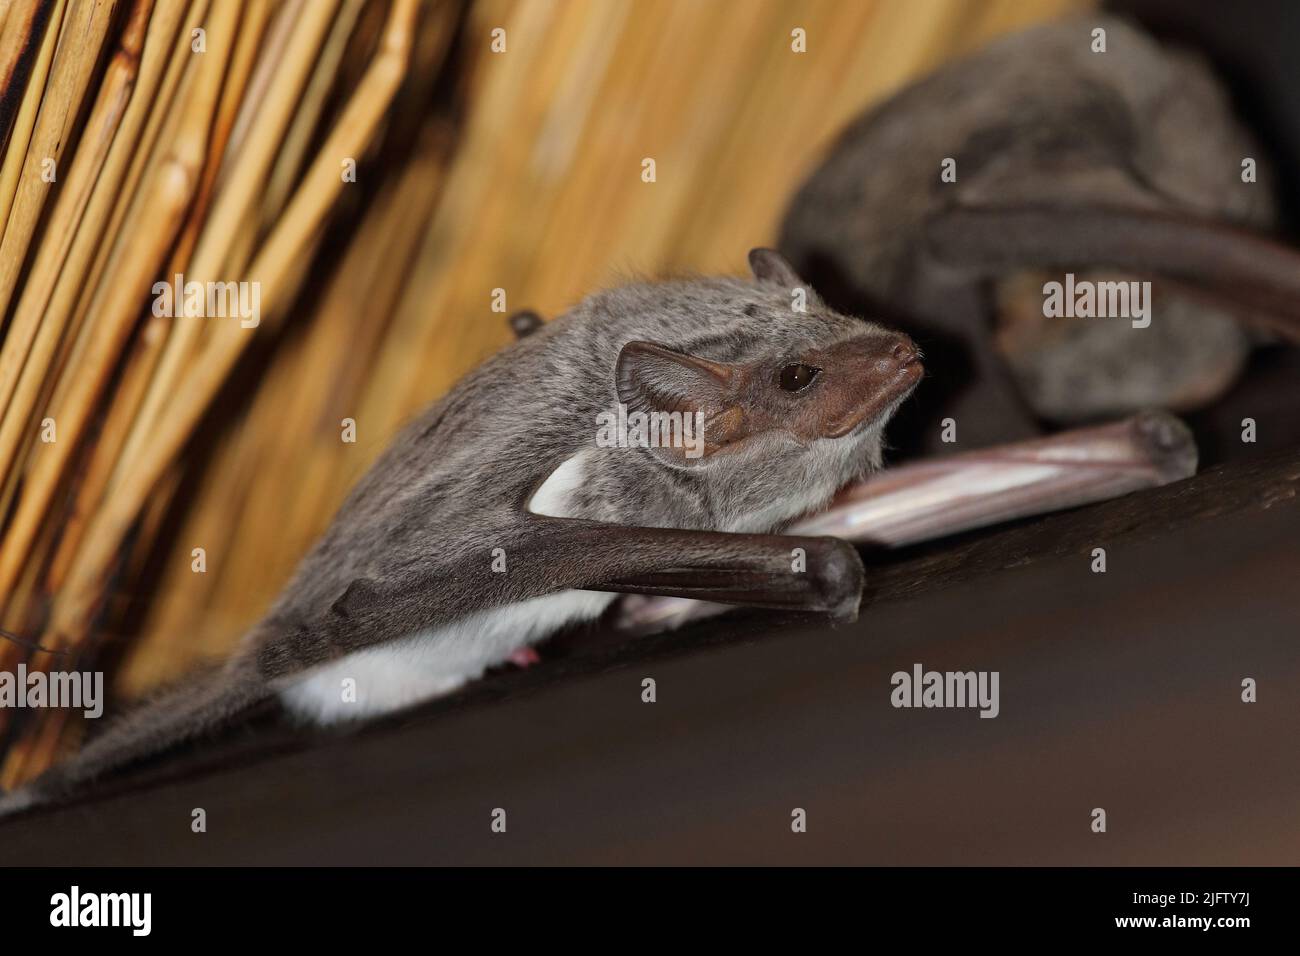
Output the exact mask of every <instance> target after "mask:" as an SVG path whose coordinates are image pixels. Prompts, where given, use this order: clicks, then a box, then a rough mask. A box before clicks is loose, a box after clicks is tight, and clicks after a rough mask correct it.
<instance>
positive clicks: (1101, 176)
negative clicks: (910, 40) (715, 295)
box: [779, 15, 1300, 451]
mask: <svg viewBox="0 0 1300 956" xmlns="http://www.w3.org/2000/svg"><path fill="white" fill-rule="evenodd" d="M1097 31H1101V32H1102V34H1103V35H1102V36H1101V39H1100V40H1099V34H1098V32H1097ZM1099 43H1104V51H1103V50H1102V49H1100V48H1099ZM1272 175H1273V174H1272V171H1271V169H1270V167H1269V164H1268V160H1267V157H1265V156H1264V155H1263V154H1262V150H1261V148H1260V145H1259V144H1258V143H1257V142H1255V140H1254V139H1253V137H1252V136H1251V134H1250V133H1249V132H1248V131H1247V130H1246V129H1245V127H1243V126H1242V125H1241V124H1240V123H1239V122H1238V121H1237V119H1236V118H1235V117H1234V115H1233V112H1232V110H1231V108H1230V104H1229V101H1228V96H1227V93H1226V91H1225V90H1224V89H1223V87H1222V85H1221V84H1220V83H1219V81H1218V80H1217V78H1216V77H1215V76H1214V74H1213V73H1212V72H1211V71H1210V70H1209V68H1208V67H1207V66H1206V65H1205V64H1204V63H1202V62H1201V60H1200V59H1199V58H1197V57H1195V56H1193V55H1191V54H1189V53H1185V52H1182V51H1179V50H1175V49H1172V48H1165V47H1162V46H1160V45H1159V44H1158V43H1156V42H1155V41H1154V40H1152V39H1151V38H1149V37H1148V36H1146V35H1144V34H1143V33H1141V32H1140V31H1139V30H1137V29H1136V28H1134V27H1133V26H1131V25H1129V24H1128V23H1126V22H1124V21H1122V20H1118V19H1115V18H1113V17H1108V16H1100V15H1091V16H1087V17H1082V18H1076V19H1071V20H1066V21H1062V22H1058V23H1053V24H1050V25H1047V26H1043V27H1040V28H1037V29H1033V30H1030V31H1027V32H1025V33H1022V34H1018V35H1014V36H1010V37H1006V38H1003V39H1001V40H999V41H997V42H995V43H993V44H991V45H990V46H988V47H987V48H986V49H984V50H983V51H981V52H979V53H977V54H976V55H974V56H972V57H970V58H968V59H965V60H962V61H959V62H956V63H953V64H952V65H949V66H945V67H943V68H942V69H940V70H939V71H937V72H935V73H934V74H932V75H930V76H928V77H927V78H925V79H923V80H921V81H920V82H918V83H915V84H913V85H911V86H909V87H907V88H906V89H904V90H902V91H901V92H899V93H897V94H896V95H894V96H893V97H891V98H890V99H889V100H887V101H886V102H884V103H883V104H881V105H880V106H878V107H876V108H874V109H873V110H871V111H870V112H869V113H868V114H866V115H864V116H863V117H861V118H860V119H858V120H857V121H856V122H854V123H853V124H852V125H851V126H850V127H849V128H848V129H847V130H846V131H845V132H844V134H843V135H842V136H841V137H840V139H839V140H838V142H837V143H836V144H835V145H834V146H833V148H832V149H831V150H830V153H829V155H828V156H827V157H826V159H825V160H824V161H823V162H822V163H821V164H820V166H819V167H818V168H817V169H816V171H815V172H814V173H813V174H812V175H811V177H810V178H809V179H808V181H807V182H806V183H805V185H804V186H803V187H802V188H801V189H800V191H799V192H798V194H797V195H796V196H795V197H794V198H793V200H792V201H791V203H790V205H789V208H788V212H787V215H786V218H785V222H784V225H783V229H782V235H781V240H780V243H779V245H780V248H781V250H782V251H783V252H784V253H785V254H786V256H787V257H788V258H789V259H790V261H791V262H792V263H793V264H794V265H795V267H796V268H797V269H798V270H799V271H800V272H801V274H803V275H805V276H807V277H808V279H809V280H810V281H811V282H812V283H813V285H814V286H816V287H817V288H818V289H819V291H821V292H822V294H823V295H824V296H826V298H827V300H828V301H830V302H831V303H833V304H835V305H836V306H837V307H839V308H849V309H863V308H876V309H878V310H880V311H881V312H883V311H885V310H886V309H892V312H893V315H892V320H893V321H894V322H895V324H897V325H898V326H899V327H901V328H903V329H905V330H906V331H908V332H909V333H910V334H911V335H912V336H913V337H914V338H915V339H916V340H917V341H918V342H919V343H920V344H921V346H922V347H923V348H924V349H925V350H926V353H927V357H928V359H927V363H928V364H929V366H930V367H931V371H932V372H933V373H934V376H935V378H936V379H937V381H938V387H936V388H934V389H927V394H926V395H925V396H924V398H923V402H924V403H925V404H926V406H927V409H928V412H927V414H928V415H929V418H930V419H931V421H928V422H927V423H926V425H925V427H924V428H920V427H913V428H911V429H910V432H911V434H912V435H914V436H922V435H923V436H924V437H925V438H926V443H925V444H924V445H923V447H924V448H925V449H926V450H929V451H940V450H942V451H950V450H951V446H948V447H944V446H942V445H940V444H939V443H938V429H937V428H935V427H933V420H934V419H937V417H938V416H939V415H943V416H951V417H953V418H954V419H956V420H957V421H958V422H959V423H960V426H961V429H962V443H963V445H964V446H966V447H970V446H972V445H973V446H980V445H987V444H991V443H994V442H1000V441H1009V440H1014V439H1018V438H1024V437H1028V436H1031V435H1033V434H1036V433H1037V432H1038V431H1039V429H1040V426H1039V421H1041V420H1046V421H1050V422H1057V423H1074V422H1082V421H1088V420H1097V419H1102V418H1106V417H1114V416H1117V415H1122V414H1128V413H1131V412H1133V411H1135V410H1138V409H1141V408H1145V407H1161V408H1170V409H1174V410H1185V409H1192V408H1195V407H1197V406H1200V405H1203V404H1205V403H1207V402H1210V401H1212V400H1214V399H1215V398H1216V397H1217V396H1219V395H1220V394H1222V392H1223V391H1224V390H1225V389H1226V388H1227V387H1228V386H1229V385H1230V384H1231V383H1232V382H1233V380H1234V379H1235V378H1236V377H1237V375H1238V374H1239V372H1240V371H1241V369H1242V367H1243V364H1244V362H1245V360H1246V356H1247V354H1248V352H1249V350H1250V349H1251V348H1252V347H1253V346H1254V345H1255V344H1257V343H1261V342H1271V341H1275V340H1278V339H1284V340H1289V341H1292V342H1294V341H1300V255H1298V254H1297V253H1296V252H1295V251H1294V250H1292V249H1290V248H1288V247H1286V246H1285V245H1283V244H1282V243H1280V242H1278V241H1277V240H1274V239H1272V238H1270V237H1269V232H1270V231H1271V230H1272V229H1274V228H1275V227H1276V225H1277V222H1276V207H1277V202H1276V198H1275V193H1274V187H1273V182H1272ZM1066 271H1068V272H1070V273H1073V274H1074V275H1072V276H1071V277H1069V278H1067V276H1066V275H1065V274H1064V273H1065V272H1066ZM1052 280H1055V281H1057V282H1062V281H1063V280H1065V281H1068V282H1069V283H1070V284H1073V283H1074V282H1075V280H1078V284H1079V286H1080V287H1086V286H1089V285H1092V286H1094V287H1096V286H1097V284H1098V283H1104V282H1123V283H1126V284H1127V283H1129V282H1131V281H1137V282H1149V283H1150V286H1149V291H1150V299H1149V300H1148V301H1147V302H1145V303H1144V304H1143V308H1145V309H1147V310H1149V311H1148V315H1149V314H1150V313H1151V312H1153V313H1154V316H1155V319H1154V321H1150V322H1149V323H1148V324H1147V325H1146V327H1136V328H1135V327H1134V323H1130V322H1129V321H1125V319H1124V318H1122V317H1110V318H1079V317H1073V318H1062V317H1056V316H1055V315H1053V316H1051V317H1048V315H1047V311H1048V310H1047V309H1046V308H1045V303H1046V298H1047V286H1046V283H1047V282H1048V281H1052ZM1138 289H1139V290H1140V286H1139V287H1138ZM1070 314H1071V315H1073V313H1070Z"/></svg>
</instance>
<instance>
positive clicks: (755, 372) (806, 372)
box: [618, 330, 923, 458]
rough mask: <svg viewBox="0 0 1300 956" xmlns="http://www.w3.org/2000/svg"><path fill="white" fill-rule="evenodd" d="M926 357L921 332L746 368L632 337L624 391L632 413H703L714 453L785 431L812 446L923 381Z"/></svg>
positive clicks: (709, 451) (871, 337)
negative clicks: (918, 340)
mask: <svg viewBox="0 0 1300 956" xmlns="http://www.w3.org/2000/svg"><path fill="white" fill-rule="evenodd" d="M920 359H921V355H920V352H919V350H918V349H917V348H916V346H915V345H914V344H913V342H912V340H911V339H909V338H907V336H905V335H901V334H899V333H895V332H886V331H884V330H879V331H874V332H871V333H868V334H863V335H861V336H855V337H854V338H851V339H846V340H844V341H841V342H837V343H836V344H834V345H831V346H828V347H826V348H821V349H811V350H808V351H805V352H802V353H800V354H798V355H790V356H784V357H782V358H779V359H774V360H768V361H760V362H755V363H751V364H744V365H730V364H724V363H718V362H711V361H708V360H706V359H700V358H696V357H694V356H690V355H684V354H682V353H680V352H675V351H672V350H670V349H666V348H663V347H662V346H658V345H654V344H651V343H648V342H630V343H628V344H627V345H626V346H625V347H624V349H623V351H622V354H621V355H620V356H619V363H618V391H619V396H620V400H621V401H623V402H624V403H625V404H626V405H627V406H628V409H629V411H643V412H652V411H661V412H662V411H681V412H686V413H692V414H693V413H695V412H697V411H698V412H701V413H703V415H704V423H705V430H704V434H705V449H704V455H703V457H704V458H708V457H709V456H711V455H714V454H717V453H719V452H723V451H727V450H729V449H732V448H734V447H736V446H738V445H739V444H740V443H742V442H743V441H744V440H745V439H747V438H750V437H752V436H755V435H759V434H762V433H765V432H771V431H777V430H780V431H784V432H787V433H788V434H790V435H791V436H793V437H794V438H795V439H796V440H798V441H800V442H805V443H806V442H811V441H813V440H815V439H818V438H832V439H833V438H842V437H844V436H845V435H848V434H850V433H852V432H853V431H855V430H856V429H858V428H860V427H864V426H866V425H869V424H870V423H871V422H874V421H875V420H876V419H877V418H878V417H879V416H880V415H881V414H882V413H883V412H885V411H886V410H887V409H888V408H889V407H890V406H891V405H893V404H894V403H895V402H896V401H898V400H899V399H900V398H902V397H904V396H905V395H906V394H907V393H908V392H910V391H911V390H912V388H913V387H915V385H916V383H917V382H918V381H919V380H920V378H921V375H922V373H923V368H922V366H921V361H920ZM670 454H671V453H670ZM674 457H676V456H674Z"/></svg>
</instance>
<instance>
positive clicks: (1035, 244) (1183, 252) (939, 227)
mask: <svg viewBox="0 0 1300 956" xmlns="http://www.w3.org/2000/svg"><path fill="white" fill-rule="evenodd" d="M925 241H926V245H927V247H928V250H929V252H930V254H931V255H933V256H934V257H935V258H936V259H938V260H939V261H941V262H944V263H947V264H951V265H956V266H959V267H963V268H969V269H974V270H976V271H979V272H986V273H988V274H992V275H996V274H1001V273H1005V272H1010V271H1014V270H1017V269H1023V268H1031V267H1037V266H1044V267H1085V266H1113V267H1115V268H1120V269H1125V270H1128V271H1133V272H1137V273H1142V272H1149V273H1153V274H1155V275H1158V276H1160V277H1163V278H1167V279H1171V280H1174V281H1176V282H1177V283H1179V284H1181V285H1183V286H1186V287H1189V288H1192V289H1194V290H1197V291H1199V292H1201V293H1203V294H1205V295H1207V296H1209V297H1212V298H1214V299H1216V300H1219V301H1220V302H1221V303H1222V304H1224V305H1226V306H1227V307H1228V308H1229V309H1230V311H1232V312H1234V313H1235V314H1236V315H1238V316H1239V318H1241V319H1242V320H1243V321H1247V322H1251V323H1253V324H1258V325H1260V326H1263V327H1266V328H1268V329H1269V330H1271V331H1273V332H1275V333H1277V334H1279V335H1281V336H1283V337H1285V338H1286V339H1288V340H1290V341H1292V342H1300V252H1297V250H1295V249H1293V248H1291V247H1289V246H1287V245H1286V244H1285V243H1283V242H1280V241H1278V240H1277V239H1274V238H1272V237H1270V236H1266V235H1263V234H1260V233H1257V232H1252V231H1251V230H1249V229H1244V228H1241V227H1239V226H1233V225H1228V224H1225V223H1222V222H1218V221H1215V220H1213V219H1208V218H1205V217H1198V216H1195V215H1192V214H1188V213H1180V212H1164V211H1150V210H1133V209H1128V208H1120V207H1106V206H1070V205H1062V206H1049V205H1020V206H995V205H984V206H973V205H959V206H955V207H951V208H948V209H945V210H943V211H941V212H939V213H936V214H935V215H934V216H932V217H931V218H930V219H929V221H928V222H927V223H926V226H925Z"/></svg>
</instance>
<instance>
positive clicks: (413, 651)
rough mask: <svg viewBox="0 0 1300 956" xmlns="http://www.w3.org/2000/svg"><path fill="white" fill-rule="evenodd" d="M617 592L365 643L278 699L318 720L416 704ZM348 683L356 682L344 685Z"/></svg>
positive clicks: (570, 597) (586, 594) (547, 599)
mask: <svg viewBox="0 0 1300 956" xmlns="http://www.w3.org/2000/svg"><path fill="white" fill-rule="evenodd" d="M615 597H616V595H613V594H602V593H599V592H597V591H560V592H558V593H556V594H548V595H545V596H544V597H539V598H533V599H532V600H530V601H522V602H520V603H519V604H511V605H509V606H507V607H503V608H496V609H494V610H491V611H480V612H479V613H477V614H471V615H469V616H467V617H464V618H462V619H461V620H459V621H457V622H455V623H454V624H449V625H447V626H446V627H444V628H441V629H439V630H436V631H424V632H422V633H420V634H413V635H411V636H409V637H404V638H400V639H399V640H396V641H392V642H390V643H388V644H381V645H378V646H376V647H368V648H366V649H365V650H362V651H356V652H355V653H352V654H349V655H348V656H346V657H344V658H341V659H339V660H337V661H334V662H332V663H330V664H325V665H323V666H321V667H317V668H315V669H313V670H311V671H310V672H308V673H307V675H305V676H304V677H303V678H302V679H301V680H299V681H298V682H296V683H294V684H291V685H290V686H288V687H286V688H285V689H283V690H282V691H280V700H281V702H282V703H283V704H284V705H285V707H287V708H288V709H289V710H290V711H291V712H292V713H294V714H296V715H297V716H299V717H301V718H303V719H306V720H310V721H314V722H316V723H320V724H334V723H339V722H342V721H346V720H355V719H358V718H364V717H374V716H377V715H379V714H387V713H391V712H393V711H396V710H401V709H403V708H405V707H411V706H413V705H415V704H419V703H422V702H424V701H426V700H432V699H433V698H435V697H440V696H442V695H443V694H448V693H450V692H451V691H453V690H455V689H456V688H458V687H460V686H461V685H462V684H464V683H466V682H467V681H471V680H475V679H477V678H479V677H481V676H483V672H484V671H485V670H487V669H488V668H489V667H492V666H493V665H495V664H500V663H501V662H503V661H504V660H505V659H506V658H508V657H509V656H510V655H511V653H513V652H514V651H516V650H518V649H519V648H521V647H524V646H525V645H527V644H532V643H534V642H536V641H539V640H542V639H543V638H546V637H549V636H550V635H551V634H553V633H554V632H555V631H557V630H559V629H560V628H561V627H563V626H564V625H565V624H568V623H570V622H573V621H580V620H590V619H591V618H594V617H597V616H598V615H599V614H600V613H601V612H602V611H603V610H605V608H606V607H607V606H608V605H609V603H610V601H612V600H614V598H615ZM349 680H351V681H353V682H354V684H345V681H349ZM350 689H354V692H353V693H351V694H349V690H350ZM352 697H355V700H354V699H351V698H352Z"/></svg>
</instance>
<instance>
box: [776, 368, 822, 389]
mask: <svg viewBox="0 0 1300 956" xmlns="http://www.w3.org/2000/svg"><path fill="white" fill-rule="evenodd" d="M820 371H821V369H819V368H813V367H812V366H811V365H799V364H795V365H787V366H786V367H785V368H783V369H781V387H782V388H783V389H785V390H786V391H787V392H802V391H803V390H804V389H805V388H807V387H808V386H809V385H811V384H812V380H813V379H815V378H816V377H817V373H818V372H820Z"/></svg>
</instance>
